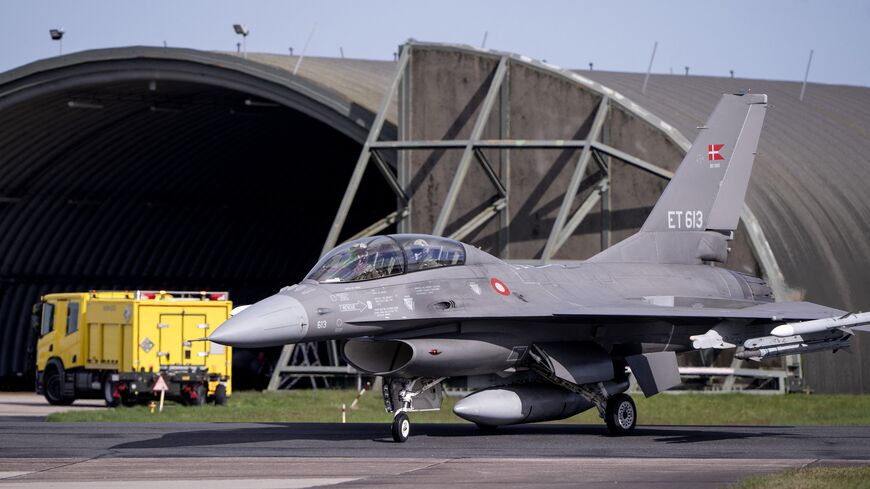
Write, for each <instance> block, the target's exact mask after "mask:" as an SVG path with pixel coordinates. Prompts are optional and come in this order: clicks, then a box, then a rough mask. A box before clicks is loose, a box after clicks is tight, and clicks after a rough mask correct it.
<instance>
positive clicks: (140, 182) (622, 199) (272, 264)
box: [0, 42, 870, 393]
mask: <svg viewBox="0 0 870 489" xmlns="http://www.w3.org/2000/svg"><path fill="white" fill-rule="evenodd" d="M643 78H644V77H643V75H639V74H631V73H608V72H588V71H583V72H579V71H578V72H572V71H567V70H564V69H561V68H559V67H556V66H552V65H549V64H547V63H546V62H540V61H536V60H532V59H529V58H527V57H524V56H518V55H513V54H507V53H501V52H496V51H489V50H480V49H476V48H471V47H467V46H456V45H445V44H432V43H419V42H409V43H408V44H405V45H404V46H402V49H401V50H400V54H399V53H397V59H396V60H395V61H392V62H385V61H363V60H349V59H331V58H305V59H304V60H302V62H301V64H300V63H299V59H298V58H295V57H288V56H281V55H270V54H248V55H247V56H246V57H243V56H240V55H236V54H223V53H213V52H203V51H194V50H188V49H174V48H150V47H128V48H116V49H104V50H93V51H85V52H80V53H75V54H70V55H65V56H61V57H57V58H51V59H46V60H41V61H37V62H34V63H31V64H28V65H25V66H22V67H20V68H16V69H14V70H11V71H8V72H6V73H3V74H0V169H2V173H0V175H2V178H0V379H2V380H0V385H7V386H8V385H11V384H15V381H16V379H18V380H19V385H21V379H27V377H28V375H29V374H31V373H32V372H31V370H32V364H33V360H32V345H33V344H34V342H35V338H34V335H35V332H34V331H33V330H32V329H31V328H30V310H31V305H32V304H33V303H34V302H35V301H37V300H38V297H39V295H41V294H44V293H48V292H56V291H69V290H88V289H119V288H120V289H123V288H173V289H193V290H199V289H228V290H230V292H231V294H232V297H233V299H234V300H235V301H236V302H237V303H239V304H244V303H249V302H252V301H254V300H257V299H259V298H262V297H264V296H266V295H268V294H270V293H273V292H274V291H275V290H276V289H277V288H279V287H281V286H283V285H285V284H287V283H288V282H293V281H296V280H298V279H300V278H301V277H302V276H303V275H304V273H305V272H306V271H307V269H308V268H309V267H310V266H311V264H312V263H314V262H315V261H316V259H317V257H318V256H319V255H320V253H321V250H322V249H323V248H324V247H329V246H331V245H332V244H334V243H336V242H339V241H342V240H345V239H347V238H350V237H352V236H356V235H365V234H375V233H378V232H390V231H393V230H398V231H400V232H429V233H431V232H434V233H436V234H444V235H447V236H453V237H456V238H459V239H462V240H464V241H467V242H470V243H473V244H476V245H479V246H482V247H484V248H486V249H487V251H491V252H493V253H494V254H496V255H499V256H501V257H503V258H506V259H510V260H516V261H522V262H532V263H533V262H546V261H552V260H576V259H583V258H586V257H588V256H591V255H592V254H594V253H596V252H598V251H600V250H601V249H602V248H603V247H607V246H609V245H610V244H612V243H614V242H617V241H619V240H621V239H623V238H625V237H626V236H628V235H630V234H631V233H633V232H634V231H635V230H636V229H637V228H638V227H639V226H640V224H641V223H642V222H643V219H644V217H645V215H646V213H648V212H649V210H650V209H651V205H652V204H653V203H654V202H655V200H656V199H657V197H658V195H659V193H660V192H661V191H662V189H663V188H664V186H665V184H666V182H667V179H668V178H669V177H670V176H671V174H672V172H673V171H674V169H675V168H676V166H677V165H678V164H679V162H680V160H681V159H682V157H683V155H684V154H685V152H686V151H687V149H688V147H689V145H690V141H691V139H692V138H693V137H694V136H695V133H696V131H697V127H698V126H699V125H701V124H703V122H704V120H705V119H706V117H707V115H708V114H709V112H710V111H711V110H712V108H713V106H714V105H715V103H716V101H717V100H718V98H719V96H720V94H721V93H726V92H731V93H735V92H738V91H740V90H752V91H755V92H763V93H767V94H769V96H770V101H771V103H772V105H773V109H772V110H771V111H770V112H769V114H768V116H767V118H766V122H765V128H764V131H763V133H762V138H761V142H760V144H759V154H758V157H757V159H756V168H755V171H754V175H753V179H752V181H751V184H750V188H749V193H748V197H747V203H746V206H745V210H744V213H743V219H742V229H741V232H739V233H738V235H737V236H736V238H735V240H734V242H733V243H732V244H733V253H732V255H731V258H730V260H729V263H728V266H729V267H731V268H734V269H737V270H741V271H746V272H749V273H756V274H762V275H764V276H765V277H766V279H767V280H768V281H769V283H770V284H771V285H772V287H773V288H774V290H775V292H776V293H777V294H778V295H780V296H785V297H790V298H796V297H803V298H806V299H807V300H812V301H817V302H821V303H825V304H830V305H832V306H836V307H840V308H843V309H848V310H861V309H863V310H866V309H867V308H868V306H870V298H868V296H867V294H866V290H868V288H870V287H868V286H870V239H868V237H870V223H868V221H867V218H866V216H868V215H870V194H868V193H867V192H866V187H867V184H868V182H870V173H868V171H867V170H868V166H867V164H868V162H867V156H866V155H868V154H870V134H868V129H867V128H868V127H870V89H868V88H865V87H850V86H833V85H814V84H811V85H810V86H809V87H808V90H807V94H806V96H805V98H804V100H803V101H801V100H799V99H798V95H799V93H800V88H801V87H800V85H799V84H797V83H792V82H777V81H764V80H745V79H730V78H714V77H699V76H682V75H652V76H651V77H650V79H649V83H648V84H647V86H646V88H645V90H644V89H642V87H643V85H644V83H645V82H644V80H643ZM651 279H652V278H651ZM867 342H868V339H867V338H860V335H859V338H858V340H857V341H855V342H854V343H855V347H854V348H853V350H855V351H854V353H856V354H853V355H843V354H836V355H832V354H830V353H818V354H812V355H807V356H805V358H804V359H803V361H802V362H801V363H796V364H792V365H790V368H793V369H795V368H797V369H799V371H800V373H801V374H802V376H803V380H804V382H805V386H806V387H808V388H810V389H813V390H815V391H820V392H863V393H868V392H870V358H868V355H866V354H865V353H863V352H864V351H865V350H866V349H867V348H868V347H870V346H868V344H867ZM719 361H720V362H721V361H723V360H719ZM724 361H725V362H726V365H727V361H728V360H724Z"/></svg>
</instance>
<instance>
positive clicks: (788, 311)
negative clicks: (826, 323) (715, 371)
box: [553, 301, 846, 321]
mask: <svg viewBox="0 0 870 489" xmlns="http://www.w3.org/2000/svg"><path fill="white" fill-rule="evenodd" d="M845 313H846V311H841V310H839V309H834V308H831V307H827V306H822V305H819V304H814V303H812V302H771V303H767V304H758V305H755V306H750V307H744V308H722V307H688V306H675V307H674V306H656V305H650V304H635V303H632V302H631V301H625V303H623V304H614V305H607V306H592V307H582V306H576V307H571V308H566V309H563V310H559V311H557V312H555V313H554V314H553V315H554V316H555V317H563V318H568V317H585V316H597V317H601V316H614V317H633V318H643V317H656V318H708V319H767V320H771V321H786V320H798V321H803V320H811V319H822V318H830V317H834V316H841V315H843V314H845Z"/></svg>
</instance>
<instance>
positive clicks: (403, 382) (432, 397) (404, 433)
mask: <svg viewBox="0 0 870 489" xmlns="http://www.w3.org/2000/svg"><path fill="white" fill-rule="evenodd" d="M446 378H447V377H441V378H437V379H431V378H430V379H422V378H417V379H404V378H387V379H384V407H385V408H386V410H387V412H388V413H393V424H392V426H391V429H390V431H391V432H392V435H393V441H396V442H398V443H404V442H406V441H408V436H409V435H410V434H411V420H410V419H409V418H408V413H413V412H419V411H437V410H439V409H441V401H442V392H441V382H443V381H444V380H445V379H446ZM415 387H416V389H415ZM396 406H401V407H398V408H396Z"/></svg>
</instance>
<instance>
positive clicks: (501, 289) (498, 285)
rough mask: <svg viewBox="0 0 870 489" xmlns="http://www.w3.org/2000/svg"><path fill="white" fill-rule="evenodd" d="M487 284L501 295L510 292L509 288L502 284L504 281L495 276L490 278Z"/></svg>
mask: <svg viewBox="0 0 870 489" xmlns="http://www.w3.org/2000/svg"><path fill="white" fill-rule="evenodd" d="M489 285H492V288H493V289H494V290H495V291H496V292H498V293H499V294H501V295H510V294H511V289H509V288H508V286H507V285H505V284H504V282H502V281H501V280H499V279H497V278H492V279H490V281H489Z"/></svg>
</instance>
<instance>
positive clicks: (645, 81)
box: [640, 41, 659, 95]
mask: <svg viewBox="0 0 870 489" xmlns="http://www.w3.org/2000/svg"><path fill="white" fill-rule="evenodd" d="M658 47H659V42H658V41H656V42H655V43H654V44H653V52H652V55H651V56H650V57H649V66H647V67H646V76H645V77H643V87H641V89H640V93H642V94H643V95H646V83H647V82H648V81H649V72H650V71H652V65H653V60H654V59H656V48H658Z"/></svg>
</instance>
